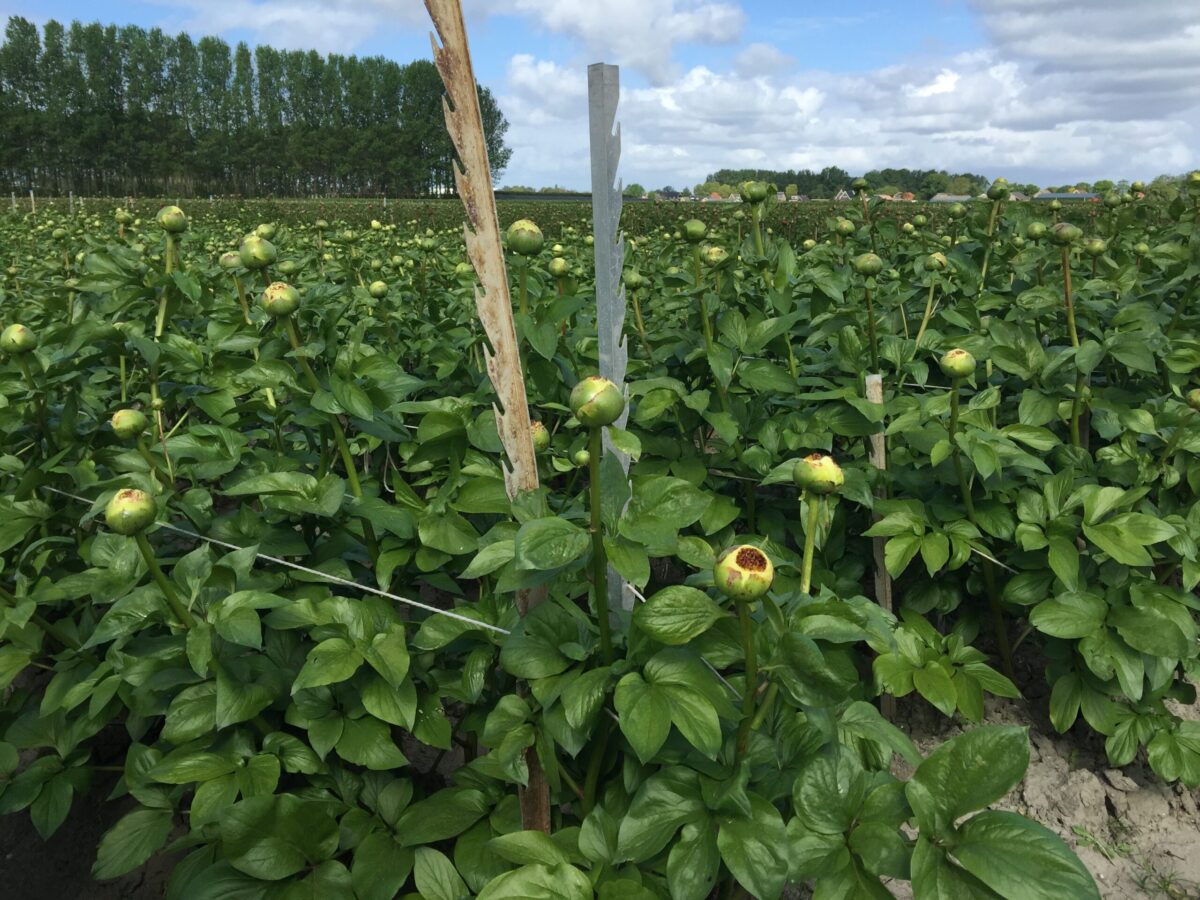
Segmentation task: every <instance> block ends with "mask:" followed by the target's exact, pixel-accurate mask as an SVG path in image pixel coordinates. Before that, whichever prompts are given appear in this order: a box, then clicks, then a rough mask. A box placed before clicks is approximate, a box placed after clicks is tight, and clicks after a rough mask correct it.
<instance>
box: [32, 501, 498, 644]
mask: <svg viewBox="0 0 1200 900" xmlns="http://www.w3.org/2000/svg"><path fill="white" fill-rule="evenodd" d="M42 490H46V491H50V492H51V493H52V494H59V495H61V496H63V497H69V498H70V499H72V500H77V501H79V502H80V503H87V504H91V503H93V502H94V501H92V500H89V499H88V498H87V497H80V496H79V495H78V494H69V493H67V492H66V491H60V490H58V489H57V488H52V487H47V486H45V485H43V486H42ZM158 524H159V525H160V526H161V527H162V528H165V529H167V530H168V531H174V532H175V533H176V534H182V535H184V536H186V537H189V538H192V539H193V540H197V541H204V542H205V543H209V544H216V545H217V546H218V547H224V548H226V549H227V550H245V549H246V548H245V547H239V546H238V545H237V544H231V543H229V542H228V541H222V540H218V539H217V538H212V537H208V536H207V535H203V534H197V533H196V532H194V531H188V530H187V529H186V528H180V527H178V526H177V525H171V524H169V523H167V522H159V523H158ZM254 556H255V558H256V559H265V560H266V561H267V562H273V563H275V564H276V565H280V566H284V567H285V568H288V569H295V570H296V571H297V572H304V573H305V574H306V575H312V576H315V577H317V578H320V579H322V580H324V581H328V582H331V583H333V584H340V585H342V586H343V587H348V588H354V589H355V590H357V591H366V592H367V593H368V594H375V595H376V596H379V597H386V598H387V599H388V600H395V601H396V602H398V603H405V604H407V605H408V606H413V607H416V608H417V609H423V610H425V611H426V612H431V613H434V614H436V615H439V616H448V617H449V618H451V619H457V620H458V621H459V622H465V623H466V624H468V625H471V626H472V627H474V628H483V629H486V630H487V631H494V632H496V633H497V634H504V635H508V634H512V632H511V631H509V630H508V629H507V628H501V627H500V626H499V625H492V624H490V623H488V622H481V621H479V620H478V619H472V618H471V617H470V616H464V615H462V614H461V613H456V612H454V611H453V610H448V609H439V608H438V607H436V606H431V605H429V604H428V603H422V602H421V601H419V600H410V599H409V598H408V597H401V596H399V595H397V594H389V593H388V592H387V591H381V590H380V589H379V588H373V587H369V586H368V585H365V584H359V583H358V582H357V581H350V580H349V579H347V578H340V577H338V576H337V575H330V574H329V573H328V572H322V571H320V570H319V569H310V568H309V567H308V566H302V565H300V564H299V563H294V562H289V561H288V560H286V559H281V558H280V557H278V556H270V555H268V554H266V553H259V552H257V551H255V554H254Z"/></svg>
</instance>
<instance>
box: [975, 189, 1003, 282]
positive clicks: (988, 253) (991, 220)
mask: <svg viewBox="0 0 1200 900" xmlns="http://www.w3.org/2000/svg"><path fill="white" fill-rule="evenodd" d="M1000 203H1001V201H999V200H993V201H992V214H991V216H989V217H988V227H987V239H988V243H987V248H986V249H985V250H984V251H983V266H982V267H981V268H980V270H979V293H981V294H982V293H983V290H984V288H985V287H987V273H988V263H990V262H991V260H992V235H993V234H994V233H995V231H996V216H997V215H999V214H1000Z"/></svg>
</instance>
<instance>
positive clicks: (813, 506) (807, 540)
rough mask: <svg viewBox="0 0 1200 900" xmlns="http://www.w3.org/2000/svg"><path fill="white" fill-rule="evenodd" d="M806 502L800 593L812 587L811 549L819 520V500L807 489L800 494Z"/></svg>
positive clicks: (804, 592)
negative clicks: (806, 518) (806, 521)
mask: <svg viewBox="0 0 1200 900" xmlns="http://www.w3.org/2000/svg"><path fill="white" fill-rule="evenodd" d="M801 499H802V500H806V501H807V502H808V527H807V528H806V529H805V530H804V562H803V563H801V567H800V593H802V594H807V593H809V589H810V588H811V587H812V566H813V551H814V550H815V549H816V546H817V525H818V522H819V517H820V511H821V501H820V498H819V497H814V496H813V495H812V494H810V493H809V492H808V491H805V492H804V493H803V494H802V495H801Z"/></svg>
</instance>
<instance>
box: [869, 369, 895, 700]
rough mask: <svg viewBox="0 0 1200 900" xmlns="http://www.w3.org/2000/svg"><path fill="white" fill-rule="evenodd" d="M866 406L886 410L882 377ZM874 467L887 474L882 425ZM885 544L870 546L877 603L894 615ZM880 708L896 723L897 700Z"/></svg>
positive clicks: (880, 492)
mask: <svg viewBox="0 0 1200 900" xmlns="http://www.w3.org/2000/svg"><path fill="white" fill-rule="evenodd" d="M867 402H869V403H877V404H879V405H880V406H883V376H882V375H868V376H867ZM871 465H873V466H874V467H875V468H876V469H878V470H879V471H880V472H886V471H887V436H886V435H885V434H884V426H883V423H882V422H881V423H880V425H879V429H878V430H877V431H875V432H874V433H873V434H872V435H871ZM875 496H876V498H878V499H883V498H885V497H887V488H886V487H884V486H883V485H880V486H879V488H878V489H877V490H876V491H875ZM872 518H873V519H874V520H875V521H879V518H880V517H879V514H878V513H875V514H873V515H872ZM885 543H886V539H885V538H881V537H875V538H871V546H872V549H873V550H874V554H875V602H876V603H878V604H879V605H880V606H882V607H883V608H884V609H886V610H887V611H888V612H892V576H891V575H889V574H888V570H887V565H886V564H885V561H884V560H885V557H884V544H885ZM879 708H880V712H882V713H883V716H884V718H885V719H888V720H889V721H890V720H892V719H894V718H895V717H896V698H895V697H893V696H892V695H891V694H882V695H881V696H880V698H879Z"/></svg>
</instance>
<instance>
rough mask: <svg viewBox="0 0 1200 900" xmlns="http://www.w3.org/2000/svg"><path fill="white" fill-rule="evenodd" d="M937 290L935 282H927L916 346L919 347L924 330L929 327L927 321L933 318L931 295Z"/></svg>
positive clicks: (932, 280)
mask: <svg viewBox="0 0 1200 900" xmlns="http://www.w3.org/2000/svg"><path fill="white" fill-rule="evenodd" d="M936 289H937V281H936V280H934V279H932V278H931V279H930V280H929V295H928V296H927V297H926V298H925V314H924V315H923V316H921V327H920V328H918V329H917V346H918V347H920V346H921V338H922V337H924V336H925V329H926V328H928V327H929V320H930V319H932V318H933V293H934V291H935V290H936Z"/></svg>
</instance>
